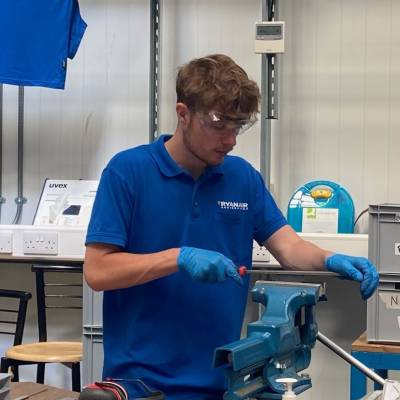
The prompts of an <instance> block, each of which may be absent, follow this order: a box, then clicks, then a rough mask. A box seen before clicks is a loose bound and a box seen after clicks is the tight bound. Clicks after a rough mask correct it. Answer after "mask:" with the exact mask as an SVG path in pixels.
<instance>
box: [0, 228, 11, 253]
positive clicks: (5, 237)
mask: <svg viewBox="0 0 400 400" xmlns="http://www.w3.org/2000/svg"><path fill="white" fill-rule="evenodd" d="M0 253H1V254H10V253H12V231H1V232H0Z"/></svg>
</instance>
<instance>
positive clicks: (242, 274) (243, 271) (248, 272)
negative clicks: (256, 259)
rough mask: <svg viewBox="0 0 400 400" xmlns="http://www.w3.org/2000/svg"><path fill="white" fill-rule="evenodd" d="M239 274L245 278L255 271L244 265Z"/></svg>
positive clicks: (239, 269)
mask: <svg viewBox="0 0 400 400" xmlns="http://www.w3.org/2000/svg"><path fill="white" fill-rule="evenodd" d="M238 272H239V275H240V276H245V275H247V274H251V273H252V272H253V271H251V270H248V269H247V268H246V267H245V266H244V265H242V266H241V267H239V268H238Z"/></svg>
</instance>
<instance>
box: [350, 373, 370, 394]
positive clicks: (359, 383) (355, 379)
mask: <svg viewBox="0 0 400 400" xmlns="http://www.w3.org/2000/svg"><path fill="white" fill-rule="evenodd" d="M366 393H367V377H366V376H365V375H364V374H363V373H362V372H361V371H359V370H358V369H357V368H356V367H353V366H351V372H350V400H358V399H360V398H362V397H364V396H365V394H366Z"/></svg>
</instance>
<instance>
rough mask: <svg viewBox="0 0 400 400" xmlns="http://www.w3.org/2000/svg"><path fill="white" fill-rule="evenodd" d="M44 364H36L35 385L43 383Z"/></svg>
mask: <svg viewBox="0 0 400 400" xmlns="http://www.w3.org/2000/svg"><path fill="white" fill-rule="evenodd" d="M45 365H46V364H44V363H38V365H37V371H36V382H37V383H44V371H45Z"/></svg>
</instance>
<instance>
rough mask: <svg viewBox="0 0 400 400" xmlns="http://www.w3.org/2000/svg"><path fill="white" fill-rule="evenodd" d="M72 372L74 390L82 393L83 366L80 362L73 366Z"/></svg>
mask: <svg viewBox="0 0 400 400" xmlns="http://www.w3.org/2000/svg"><path fill="white" fill-rule="evenodd" d="M71 371H72V390H73V391H74V392H80V391H81V364H80V363H79V362H77V363H72V364H71Z"/></svg>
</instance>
